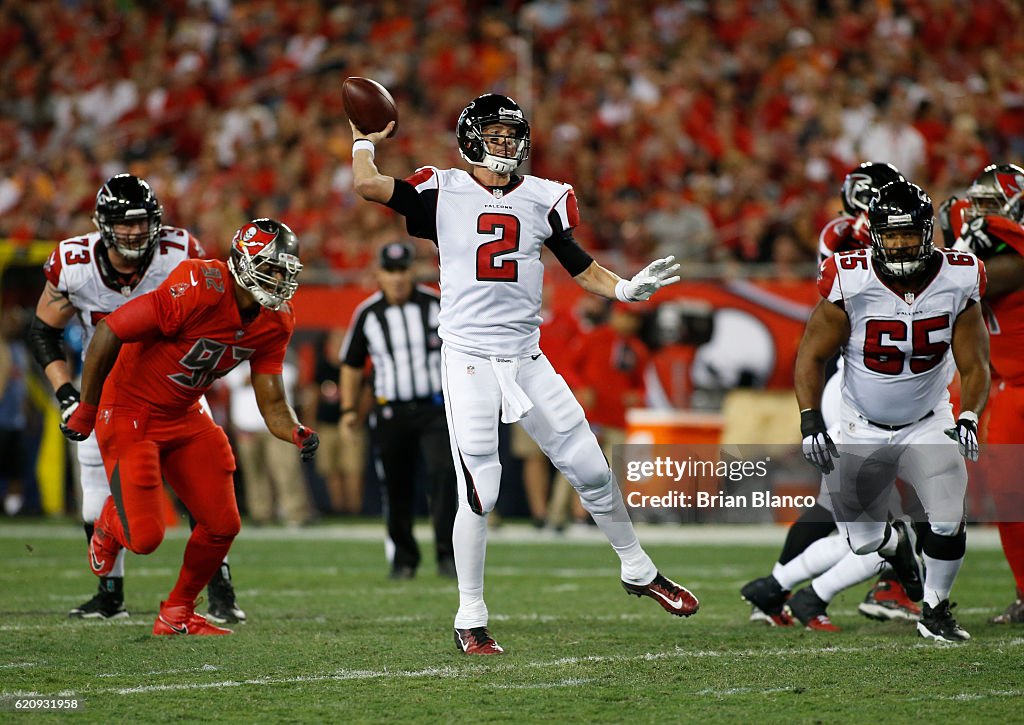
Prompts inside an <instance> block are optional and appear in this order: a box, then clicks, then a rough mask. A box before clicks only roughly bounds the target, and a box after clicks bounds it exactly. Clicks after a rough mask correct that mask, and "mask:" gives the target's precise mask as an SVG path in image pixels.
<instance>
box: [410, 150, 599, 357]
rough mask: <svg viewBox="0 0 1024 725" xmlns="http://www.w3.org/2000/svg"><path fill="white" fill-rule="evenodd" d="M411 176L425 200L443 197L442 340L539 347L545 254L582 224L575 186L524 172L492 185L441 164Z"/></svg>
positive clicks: (483, 349)
mask: <svg viewBox="0 0 1024 725" xmlns="http://www.w3.org/2000/svg"><path fill="white" fill-rule="evenodd" d="M407 181H408V182H409V183H410V184H412V186H413V187H414V188H415V189H416V191H417V193H418V194H420V195H421V197H430V198H431V199H433V198H434V195H435V194H436V204H437V206H436V214H435V216H434V218H435V220H436V225H437V227H436V237H433V238H435V239H436V241H437V248H438V253H439V254H440V257H441V265H440V266H441V313H440V316H439V317H438V322H439V334H440V336H441V339H442V340H444V342H445V343H446V344H448V345H451V346H452V347H454V348H458V349H461V350H463V351H464V352H468V353H474V354H477V355H485V356H491V355H497V356H508V357H515V356H521V355H524V354H529V353H532V352H536V351H538V350H539V349H540V348H539V341H540V323H541V316H540V308H541V288H542V286H543V281H544V265H543V264H542V263H541V251H542V248H543V245H544V242H545V240H546V239H548V238H549V237H551V236H552V235H553V234H555V233H557V232H559V231H562V230H567V229H571V228H573V227H574V226H576V225H577V224H578V223H579V211H578V209H577V206H576V197H575V195H574V193H573V190H572V187H571V186H570V185H568V184H562V183H559V182H556V181H549V180H547V179H540V178H538V177H535V176H523V177H521V180H520V181H519V183H518V184H517V185H515V186H513V187H505V188H504V189H498V190H492V189H490V188H488V187H486V186H484V185H482V184H480V183H479V182H478V181H477V180H476V179H474V178H473V176H472V175H471V174H469V173H468V172H466V171H463V170H461V169H438V168H435V167H433V166H425V167H423V168H421V169H418V170H417V171H416V173H415V174H413V175H412V176H411V177H409V178H408V179H407ZM425 236H428V237H429V236H431V235H425Z"/></svg>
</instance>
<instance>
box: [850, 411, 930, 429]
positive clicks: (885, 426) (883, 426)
mask: <svg viewBox="0 0 1024 725" xmlns="http://www.w3.org/2000/svg"><path fill="white" fill-rule="evenodd" d="M933 415H935V411H934V410H929V411H928V412H927V413H925V414H924V415H922V416H921V417H920V418H918V419H917V420H915V421H912V422H910V423H903V424H902V425H889V424H888V423H876V422H875V421H873V420H868V419H867V418H865V419H864V420H868V423H870V424H871V425H873V426H875V427H876V428H881V429H882V430H888V431H896V430H903V429H904V428H907V427H909V426H912V425H914V423H920V422H921V421H922V420H928V419H929V418H931V417H932V416H933Z"/></svg>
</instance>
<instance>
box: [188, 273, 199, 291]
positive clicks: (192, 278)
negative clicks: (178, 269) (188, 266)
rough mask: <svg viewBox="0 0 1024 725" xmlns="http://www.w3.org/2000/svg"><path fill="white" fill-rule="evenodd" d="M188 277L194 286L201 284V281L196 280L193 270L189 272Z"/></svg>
mask: <svg viewBox="0 0 1024 725" xmlns="http://www.w3.org/2000/svg"><path fill="white" fill-rule="evenodd" d="M188 278H189V279H190V280H192V286H193V287H195V286H196V285H197V284H199V282H198V281H197V280H196V278H195V276H193V274H192V273H191V272H189V273H188Z"/></svg>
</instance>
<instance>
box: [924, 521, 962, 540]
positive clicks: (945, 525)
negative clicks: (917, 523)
mask: <svg viewBox="0 0 1024 725" xmlns="http://www.w3.org/2000/svg"><path fill="white" fill-rule="evenodd" d="M928 529H929V531H930V532H931V533H933V534H935V535H936V536H945V537H951V536H957V535H959V534H960V532H961V531H964V535H965V536H966V530H965V529H964V526H963V523H962V522H960V521H955V522H954V521H929V522H928Z"/></svg>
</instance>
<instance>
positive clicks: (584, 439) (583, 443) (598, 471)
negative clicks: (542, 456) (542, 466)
mask: <svg viewBox="0 0 1024 725" xmlns="http://www.w3.org/2000/svg"><path fill="white" fill-rule="evenodd" d="M551 462H552V463H554V464H555V467H556V468H557V469H558V470H559V471H561V472H562V473H564V474H565V477H566V478H567V479H569V482H570V483H572V485H573V486H574V487H575V488H577V489H579V488H580V487H581V486H600V485H602V484H603V483H604V480H605V478H606V477H607V475H608V471H609V468H608V461H607V460H605V457H604V451H602V450H601V446H600V444H598V442H597V438H595V437H594V433H593V432H592V431H591V430H590V426H588V425H587V422H586V420H583V421H581V422H580V423H579V424H578V425H577V426H576V427H575V428H573V429H572V430H571V431H569V432H568V433H565V434H563V435H562V436H561V437H560V439H559V440H558V442H557V443H556V444H555V446H554V449H553V450H552V455H551Z"/></svg>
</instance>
